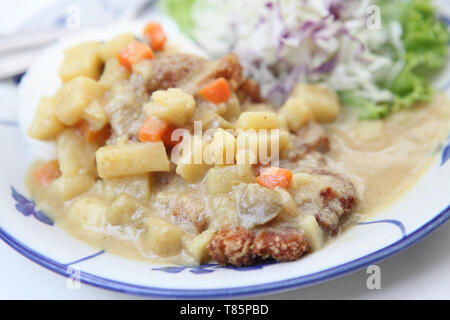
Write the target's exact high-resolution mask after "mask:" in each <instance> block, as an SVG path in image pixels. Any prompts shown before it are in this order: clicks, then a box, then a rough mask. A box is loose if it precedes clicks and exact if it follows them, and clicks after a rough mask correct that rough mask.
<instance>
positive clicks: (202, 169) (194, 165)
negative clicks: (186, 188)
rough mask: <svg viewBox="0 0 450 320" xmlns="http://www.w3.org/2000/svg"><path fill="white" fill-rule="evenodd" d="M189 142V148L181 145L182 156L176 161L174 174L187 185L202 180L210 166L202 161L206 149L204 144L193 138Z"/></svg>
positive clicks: (199, 139)
mask: <svg viewBox="0 0 450 320" xmlns="http://www.w3.org/2000/svg"><path fill="white" fill-rule="evenodd" d="M190 140H191V147H190V148H188V147H189V145H183V153H184V154H183V155H182V156H181V157H180V159H178V161H177V168H176V173H177V174H179V175H180V176H181V177H182V178H183V179H184V180H186V181H187V182H188V183H195V182H198V181H200V180H201V179H203V177H204V176H205V174H206V172H207V171H208V169H209V168H211V165H210V164H208V163H207V162H206V161H204V160H205V159H204V157H203V153H204V150H205V149H207V148H208V146H207V145H206V144H205V142H204V141H203V140H201V138H195V137H191V139H190ZM172 161H174V158H172Z"/></svg>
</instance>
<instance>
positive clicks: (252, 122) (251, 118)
mask: <svg viewBox="0 0 450 320" xmlns="http://www.w3.org/2000/svg"><path fill="white" fill-rule="evenodd" d="M237 127H239V128H241V129H243V130H247V129H255V130H257V129H277V128H278V117H277V115H276V113H274V112H269V111H253V112H251V111H246V112H243V113H241V116H240V117H239V120H238V122H237Z"/></svg>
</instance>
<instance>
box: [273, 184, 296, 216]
mask: <svg viewBox="0 0 450 320" xmlns="http://www.w3.org/2000/svg"><path fill="white" fill-rule="evenodd" d="M274 190H275V191H276V192H278V193H279V194H280V196H281V199H282V203H283V212H284V213H286V214H287V215H288V216H292V217H296V216H298V214H299V212H298V209H297V205H296V204H295V201H294V198H292V195H291V194H290V193H289V191H287V190H286V189H284V188H280V187H276V188H275V189H274Z"/></svg>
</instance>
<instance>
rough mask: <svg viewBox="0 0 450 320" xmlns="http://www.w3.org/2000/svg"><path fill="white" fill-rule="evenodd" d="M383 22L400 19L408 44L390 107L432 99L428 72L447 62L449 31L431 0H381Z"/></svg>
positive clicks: (394, 84) (393, 85)
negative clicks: (437, 14) (438, 16)
mask: <svg viewBox="0 0 450 320" xmlns="http://www.w3.org/2000/svg"><path fill="white" fill-rule="evenodd" d="M377 3H378V5H380V7H381V12H382V19H383V22H384V23H387V22H389V21H392V20H396V21H400V22H401V24H402V27H403V36H402V41H403V44H404V47H405V61H404V67H403V70H402V71H401V72H400V73H399V75H398V76H397V78H396V79H395V80H394V81H393V82H392V84H390V86H389V87H388V89H389V90H390V91H392V93H394V95H395V98H394V102H393V103H392V105H391V106H390V108H389V109H390V110H391V111H397V110H401V109H403V108H409V107H411V106H412V105H414V104H415V103H416V102H420V101H430V100H431V99H432V98H433V90H432V88H431V87H430V85H429V78H430V77H429V75H430V74H432V73H433V72H434V71H437V70H439V69H440V68H441V67H442V66H443V65H444V64H445V63H446V55H447V43H448V40H449V31H448V28H447V26H446V25H445V24H444V23H443V22H442V21H440V20H439V19H437V18H436V12H435V8H434V7H433V5H432V3H431V1H430V0H410V1H404V0H378V1H377Z"/></svg>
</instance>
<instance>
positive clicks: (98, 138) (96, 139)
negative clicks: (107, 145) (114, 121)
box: [75, 119, 111, 143]
mask: <svg viewBox="0 0 450 320" xmlns="http://www.w3.org/2000/svg"><path fill="white" fill-rule="evenodd" d="M75 128H76V129H77V131H78V133H79V134H80V135H81V136H82V137H83V138H84V140H86V141H87V142H92V143H101V142H104V141H105V140H106V139H108V138H109V136H110V135H111V126H110V125H109V124H107V125H106V126H104V127H103V128H102V129H100V130H98V131H92V130H91V129H90V127H89V122H87V121H86V120H84V119H82V120H80V121H79V122H78V123H77V124H76V125H75Z"/></svg>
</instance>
